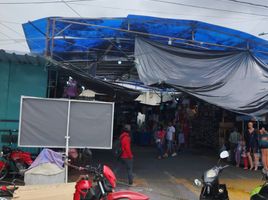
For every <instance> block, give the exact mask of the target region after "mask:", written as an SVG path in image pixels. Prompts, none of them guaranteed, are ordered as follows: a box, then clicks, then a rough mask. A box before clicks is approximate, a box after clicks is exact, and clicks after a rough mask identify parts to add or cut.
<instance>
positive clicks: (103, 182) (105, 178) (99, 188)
mask: <svg viewBox="0 0 268 200" xmlns="http://www.w3.org/2000/svg"><path fill="white" fill-rule="evenodd" d="M79 170H85V171H87V172H88V173H90V174H92V175H93V176H94V178H93V183H94V185H93V183H92V181H91V180H90V179H89V176H88V175H86V176H83V177H82V178H81V179H80V180H79V181H77V183H76V186H75V189H76V190H75V193H74V198H73V200H113V199H117V200H120V199H128V200H148V199H149V197H147V196H146V195H144V194H141V193H138V192H133V191H128V190H125V191H123V190H122V191H117V192H115V191H114V189H115V187H116V177H115V175H114V173H113V171H112V170H111V169H110V168H109V167H108V166H106V165H104V166H101V165H99V166H98V167H92V166H86V167H85V168H81V167H80V168H79Z"/></svg>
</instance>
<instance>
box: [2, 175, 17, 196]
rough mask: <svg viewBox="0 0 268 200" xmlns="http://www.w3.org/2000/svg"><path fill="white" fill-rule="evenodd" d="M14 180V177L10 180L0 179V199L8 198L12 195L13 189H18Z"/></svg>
mask: <svg viewBox="0 0 268 200" xmlns="http://www.w3.org/2000/svg"><path fill="white" fill-rule="evenodd" d="M16 181H17V180H16V179H14V180H13V181H12V182H6V181H0V184H1V186H0V200H9V199H11V198H12V197H13V194H14V192H15V190H17V189H18V187H17V186H16V184H15V182H16ZM2 184H3V185H2Z"/></svg>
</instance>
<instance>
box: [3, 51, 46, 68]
mask: <svg viewBox="0 0 268 200" xmlns="http://www.w3.org/2000/svg"><path fill="white" fill-rule="evenodd" d="M0 62H12V63H18V64H32V65H45V64H46V62H47V60H46V58H45V57H42V56H40V55H33V54H27V53H21V52H8V51H5V50H3V49H0Z"/></svg>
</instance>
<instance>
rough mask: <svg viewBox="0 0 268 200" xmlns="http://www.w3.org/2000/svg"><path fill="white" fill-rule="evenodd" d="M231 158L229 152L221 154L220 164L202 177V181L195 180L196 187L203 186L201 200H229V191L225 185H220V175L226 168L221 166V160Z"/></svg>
mask: <svg viewBox="0 0 268 200" xmlns="http://www.w3.org/2000/svg"><path fill="white" fill-rule="evenodd" d="M227 157H229V153H228V151H223V152H221V154H220V159H219V161H218V164H217V165H216V166H214V167H213V168H211V169H209V170H207V171H206V172H205V173H204V175H203V176H202V181H200V180H198V179H195V181H194V182H195V185H197V186H202V189H201V193H200V197H199V199H200V200H229V197H228V191H227V188H226V185H225V184H220V183H219V175H220V173H221V172H222V170H223V169H225V168H227V167H228V165H226V166H221V165H219V163H220V161H221V159H224V158H227Z"/></svg>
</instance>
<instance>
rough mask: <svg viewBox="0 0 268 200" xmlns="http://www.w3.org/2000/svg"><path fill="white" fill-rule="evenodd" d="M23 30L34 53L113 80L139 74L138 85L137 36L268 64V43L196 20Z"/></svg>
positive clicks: (42, 25)
mask: <svg viewBox="0 0 268 200" xmlns="http://www.w3.org/2000/svg"><path fill="white" fill-rule="evenodd" d="M23 29H24V33H25V36H26V39H27V42H28V45H29V48H30V50H31V52H32V53H37V54H42V55H46V56H51V57H52V58H53V59H55V60H57V61H60V62H65V63H69V64H72V66H76V67H79V68H82V69H84V70H85V71H87V72H89V71H90V73H91V74H93V75H96V76H99V77H107V78H111V79H118V78H121V77H122V76H124V75H125V74H134V79H135V78H136V79H137V73H136V70H135V64H134V62H133V61H134V57H133V55H134V45H135V37H136V36H139V37H145V38H147V39H150V40H153V41H156V42H160V43H163V44H170V45H172V46H179V47H186V48H191V49H209V50H226V51H232V50H246V49H248V50H250V51H251V52H252V53H253V54H254V55H255V56H257V57H258V58H260V60H261V61H262V62H264V63H268V41H266V40H263V39H260V38H257V37H255V36H253V35H250V34H247V33H244V32H241V31H237V30H233V29H229V28H225V27H221V26H216V25H212V24H208V23H204V22H199V21H193V20H178V19H165V18H156V17H148V16H137V15H128V16H127V17H125V18H100V19H85V18H64V17H49V18H43V19H39V20H35V21H33V22H28V23H25V24H23ZM119 60H120V61H121V62H120V63H119V62H118V61H119ZM92 69H93V70H92ZM135 75H136V76H135ZM129 77H131V76H128V78H129Z"/></svg>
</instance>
